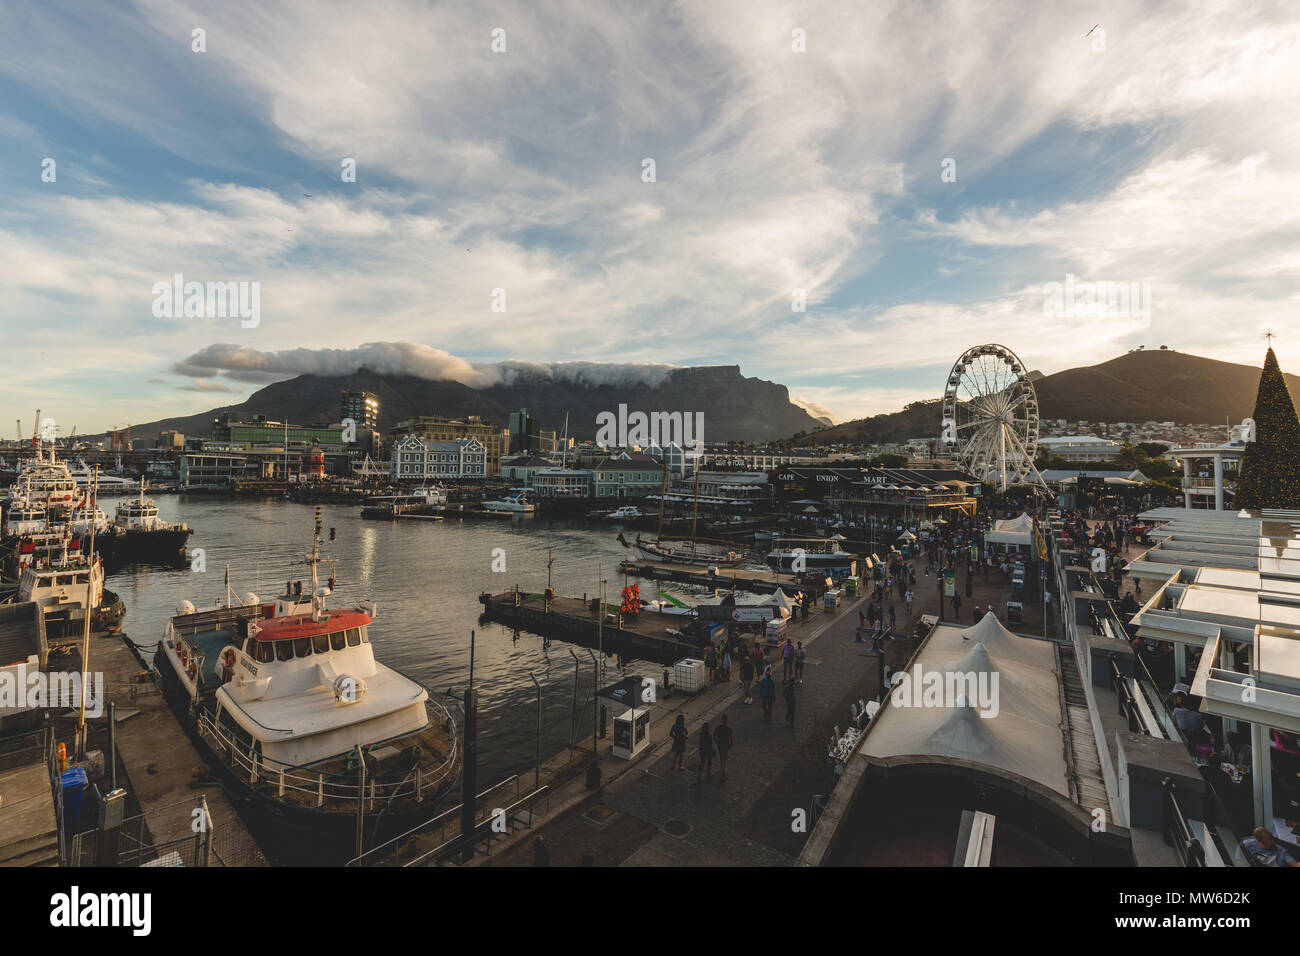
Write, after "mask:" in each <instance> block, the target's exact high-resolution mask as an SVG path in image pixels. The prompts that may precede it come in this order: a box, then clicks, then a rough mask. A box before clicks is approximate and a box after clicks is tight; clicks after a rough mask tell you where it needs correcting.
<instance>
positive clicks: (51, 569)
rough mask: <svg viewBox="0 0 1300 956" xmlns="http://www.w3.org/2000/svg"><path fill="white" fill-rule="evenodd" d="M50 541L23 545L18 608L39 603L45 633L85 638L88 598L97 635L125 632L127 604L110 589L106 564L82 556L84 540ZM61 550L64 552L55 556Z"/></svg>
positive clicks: (30, 541) (40, 539)
mask: <svg viewBox="0 0 1300 956" xmlns="http://www.w3.org/2000/svg"><path fill="white" fill-rule="evenodd" d="M46 537H48V536H37V538H36V539H26V540H23V541H21V542H20V544H19V551H18V552H17V562H18V566H19V568H20V572H19V577H18V597H17V601H18V603H20V604H21V603H25V602H27V601H35V602H36V603H37V604H39V605H40V606H41V613H42V615H43V616H44V618H45V633H46V635H47V636H48V637H50V638H52V639H61V638H68V637H80V636H81V634H82V633H83V632H84V628H85V619H86V602H87V598H89V600H90V608H91V617H90V629H91V631H92V632H97V631H105V630H107V631H116V630H118V629H120V627H121V624H122V618H123V616H124V615H125V614H126V609H125V606H124V605H123V604H122V599H121V598H119V597H118V596H117V595H116V594H114V593H113V592H112V591H110V590H108V589H107V588H106V587H104V562H103V561H102V560H100V559H99V558H87V557H86V556H85V555H83V554H82V552H81V538H80V537H73V538H66V537H63V538H61V539H60V541H59V544H58V545H56V544H55V543H54V542H53V541H52V540H44V539H45V538H46ZM56 546H57V547H59V551H58V554H57V556H53V555H52V554H51V552H52V551H53V549H54V548H55V547H56Z"/></svg>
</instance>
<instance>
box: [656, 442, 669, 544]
mask: <svg viewBox="0 0 1300 956" xmlns="http://www.w3.org/2000/svg"><path fill="white" fill-rule="evenodd" d="M667 494H668V456H667V455H665V456H664V480H663V484H662V485H661V486H660V487H659V530H658V531H657V532H655V541H662V540H663V536H664V496H665V495H667Z"/></svg>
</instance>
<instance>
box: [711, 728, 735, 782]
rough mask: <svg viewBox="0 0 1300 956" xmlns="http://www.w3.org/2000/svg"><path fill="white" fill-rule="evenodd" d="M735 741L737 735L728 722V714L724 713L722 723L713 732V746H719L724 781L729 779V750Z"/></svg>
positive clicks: (719, 759)
mask: <svg viewBox="0 0 1300 956" xmlns="http://www.w3.org/2000/svg"><path fill="white" fill-rule="evenodd" d="M735 742H736V737H735V735H734V734H733V733H732V732H731V727H730V726H729V725H728V724H727V715H726V714H723V715H722V724H721V725H720V726H719V727H718V729H717V730H715V731H714V732H713V746H715V747H716V748H718V767H719V769H721V770H722V780H723V782H724V783H725V782H726V779H727V752H728V751H730V750H731V745H732V744H733V743H735Z"/></svg>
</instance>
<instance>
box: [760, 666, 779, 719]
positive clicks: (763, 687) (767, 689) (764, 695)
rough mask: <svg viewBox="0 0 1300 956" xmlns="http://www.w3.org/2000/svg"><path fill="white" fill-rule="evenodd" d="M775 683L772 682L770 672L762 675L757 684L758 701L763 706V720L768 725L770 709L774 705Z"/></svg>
mask: <svg viewBox="0 0 1300 956" xmlns="http://www.w3.org/2000/svg"><path fill="white" fill-rule="evenodd" d="M775 698H776V682H775V681H774V680H772V674H771V672H770V671H769V672H766V673H764V674H763V679H762V680H761V681H759V682H758V699H759V701H760V702H761V703H762V705H763V719H764V720H766V721H767V722H768V723H771V722H772V707H773V706H774V705H775V704H776V699H775Z"/></svg>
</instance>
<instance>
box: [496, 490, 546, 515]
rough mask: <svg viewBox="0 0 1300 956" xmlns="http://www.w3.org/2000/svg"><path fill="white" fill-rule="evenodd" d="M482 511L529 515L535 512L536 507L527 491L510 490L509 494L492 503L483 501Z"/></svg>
mask: <svg viewBox="0 0 1300 956" xmlns="http://www.w3.org/2000/svg"><path fill="white" fill-rule="evenodd" d="M483 510H484V511H492V512H496V513H499V514H526V515H530V514H532V513H533V512H535V511H536V510H537V505H535V504H534V503H533V502H532V500H531V498H530V492H529V491H528V489H526V488H512V489H511V490H510V493H509V494H507V495H506V496H505V497H504V498H498V499H496V500H493V501H484V502H483Z"/></svg>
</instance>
